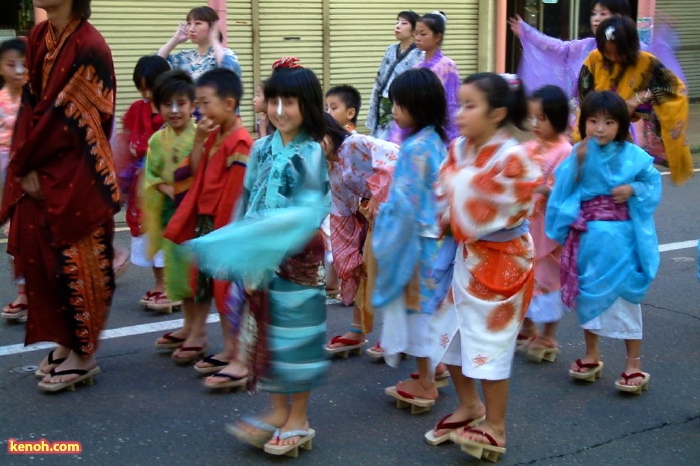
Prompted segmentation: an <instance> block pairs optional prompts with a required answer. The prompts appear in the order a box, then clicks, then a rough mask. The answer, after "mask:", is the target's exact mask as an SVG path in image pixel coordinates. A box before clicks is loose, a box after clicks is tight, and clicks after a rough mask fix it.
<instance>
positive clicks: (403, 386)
mask: <svg viewBox="0 0 700 466" xmlns="http://www.w3.org/2000/svg"><path fill="white" fill-rule="evenodd" d="M396 390H401V391H402V392H406V393H408V394H410V395H413V396H414V397H416V398H425V399H426V400H437V399H438V396H439V394H438V390H437V388H436V387H435V382H432V381H430V382H428V381H423V380H420V379H419V380H403V381H401V382H399V383H397V384H396Z"/></svg>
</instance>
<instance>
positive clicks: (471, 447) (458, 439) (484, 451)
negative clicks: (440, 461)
mask: <svg viewBox="0 0 700 466" xmlns="http://www.w3.org/2000/svg"><path fill="white" fill-rule="evenodd" d="M464 431H465V432H472V433H475V434H478V435H481V436H482V437H484V438H485V439H486V440H488V441H489V443H484V442H477V441H476V440H471V439H467V438H464V436H463V435H460V433H459V432H458V431H456V430H453V431H452V432H450V440H452V441H453V442H454V443H456V444H457V445H460V446H461V447H462V451H463V452H465V453H467V454H469V455H471V456H473V457H475V458H478V459H485V460H488V461H491V462H492V463H495V462H496V461H498V457H499V456H500V455H502V454H504V453H505V452H506V448H505V447H501V446H500V445H498V442H497V441H496V439H495V438H493V436H492V435H491V434H489V433H488V432H484V431H483V430H480V429H475V428H473V427H465V428H464Z"/></svg>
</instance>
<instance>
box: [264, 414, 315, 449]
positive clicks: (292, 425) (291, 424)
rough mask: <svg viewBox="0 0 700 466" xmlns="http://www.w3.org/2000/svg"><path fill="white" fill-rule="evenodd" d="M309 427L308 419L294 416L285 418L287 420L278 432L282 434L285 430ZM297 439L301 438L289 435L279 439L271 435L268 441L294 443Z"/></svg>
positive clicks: (282, 443)
mask: <svg viewBox="0 0 700 466" xmlns="http://www.w3.org/2000/svg"><path fill="white" fill-rule="evenodd" d="M308 428H309V421H308V420H307V419H306V418H303V419H296V418H291V417H290V418H289V419H287V422H286V423H285V424H284V426H282V428H280V434H284V433H285V432H290V431H292V430H299V429H308ZM299 440H301V437H300V436H298V435H295V436H294V437H289V438H286V439H284V440H281V439H279V438H277V437H272V438H271V439H270V441H269V442H268V443H269V444H270V445H296V444H297V443H298V442H299Z"/></svg>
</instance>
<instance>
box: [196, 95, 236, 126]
mask: <svg viewBox="0 0 700 466" xmlns="http://www.w3.org/2000/svg"><path fill="white" fill-rule="evenodd" d="M196 96H197V104H198V105H199V112H200V113H201V114H202V115H203V116H205V117H207V118H209V119H210V120H211V121H212V123H214V125H221V124H223V123H225V122H226V121H228V120H229V119H230V118H231V117H232V116H235V115H236V104H237V103H236V99H234V98H233V97H227V98H225V99H222V98H221V97H219V96H218V95H217V94H216V89H214V88H213V87H211V86H204V87H198V88H197V91H196Z"/></svg>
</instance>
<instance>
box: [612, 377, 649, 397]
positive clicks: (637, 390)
mask: <svg viewBox="0 0 700 466" xmlns="http://www.w3.org/2000/svg"><path fill="white" fill-rule="evenodd" d="M620 377H622V378H623V379H625V382H628V381H629V379H636V378H641V379H642V383H641V384H639V385H629V384H627V383H620V382H619V381H615V388H617V389H618V390H620V391H621V392H626V393H634V394H635V395H641V394H642V392H643V391H644V390H648V389H649V379H650V378H651V375H649V374H648V373H646V372H633V373H632V374H627V373H625V372H623V373H622V374H620Z"/></svg>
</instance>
